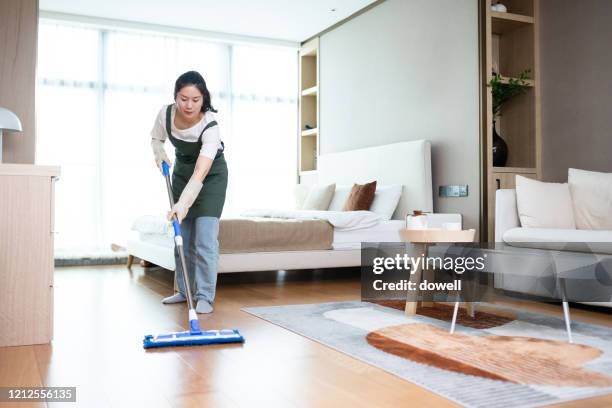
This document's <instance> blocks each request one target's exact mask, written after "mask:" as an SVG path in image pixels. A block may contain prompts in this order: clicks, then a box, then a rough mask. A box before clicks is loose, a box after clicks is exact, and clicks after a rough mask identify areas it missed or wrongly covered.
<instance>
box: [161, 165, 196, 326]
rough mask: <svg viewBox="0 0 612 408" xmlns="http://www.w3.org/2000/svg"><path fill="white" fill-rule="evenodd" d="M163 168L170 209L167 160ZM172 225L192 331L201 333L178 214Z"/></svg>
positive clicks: (170, 199)
mask: <svg viewBox="0 0 612 408" xmlns="http://www.w3.org/2000/svg"><path fill="white" fill-rule="evenodd" d="M162 170H163V172H164V178H165V179H166V187H167V188H168V199H169V201H170V209H172V207H174V197H173V196H172V184H171V183H170V168H169V167H168V164H166V162H162ZM172 227H173V228H174V244H175V245H176V250H177V251H178V254H179V257H180V259H181V270H182V273H183V282H184V283H185V296H187V305H188V306H189V327H190V329H191V333H193V334H195V333H200V332H201V330H200V323H199V322H198V315H197V313H196V311H195V308H194V306H193V298H192V297H191V285H190V284H189V276H188V275H187V263H186V262H185V252H184V251H183V237H182V235H181V226H180V224H179V221H178V218H177V216H176V214H174V217H173V219H172Z"/></svg>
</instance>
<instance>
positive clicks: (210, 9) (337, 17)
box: [39, 0, 375, 42]
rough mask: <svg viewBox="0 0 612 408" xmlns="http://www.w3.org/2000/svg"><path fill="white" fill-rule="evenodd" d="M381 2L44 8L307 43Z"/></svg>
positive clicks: (275, 0) (112, 1)
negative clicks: (342, 21) (347, 18)
mask: <svg viewBox="0 0 612 408" xmlns="http://www.w3.org/2000/svg"><path fill="white" fill-rule="evenodd" d="M374 1H375V0H216V1H213V0H174V1H169V0H104V1H99V0H39V5H40V9H41V10H44V11H50V12H59V13H68V14H77V15H84V16H88V17H98V18H105V19H114V20H123V21H131V22H138V23H150V24H158V25H164V26H172V27H180V28H189V29H197V30H205V31H214V32H220V33H228V34H238V35H244V36H249V37H259V38H267V39H274V40H285V41H296V42H301V41H304V40H306V39H308V38H309V37H311V36H313V35H315V34H317V33H319V32H321V31H323V30H325V29H326V28H328V27H330V26H332V25H334V24H335V23H337V22H338V21H341V20H343V19H344V18H346V17H348V16H350V15H351V14H353V13H355V12H356V11H358V10H361V9H362V8H364V7H365V6H367V5H369V4H371V3H373V2H374Z"/></svg>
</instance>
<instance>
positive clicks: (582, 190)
mask: <svg viewBox="0 0 612 408" xmlns="http://www.w3.org/2000/svg"><path fill="white" fill-rule="evenodd" d="M567 181H568V184H569V188H570V194H571V196H572V204H573V208H574V218H575V219H576V227H577V228H578V229H589V230H612V173H599V172H596V171H587V170H578V169H569V171H568V174H567Z"/></svg>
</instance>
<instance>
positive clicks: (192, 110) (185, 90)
mask: <svg viewBox="0 0 612 408" xmlns="http://www.w3.org/2000/svg"><path fill="white" fill-rule="evenodd" d="M175 101H176V106H177V109H178V110H179V112H180V113H181V114H182V115H183V116H184V117H185V118H187V119H195V118H197V117H198V115H199V114H200V111H201V110H202V104H203V103H204V98H203V97H202V93H200V90H199V89H198V88H196V87H195V86H194V85H187V86H184V87H182V88H181V90H180V91H179V92H178V93H177V94H176V100H175Z"/></svg>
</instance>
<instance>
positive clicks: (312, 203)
mask: <svg viewBox="0 0 612 408" xmlns="http://www.w3.org/2000/svg"><path fill="white" fill-rule="evenodd" d="M334 191H336V184H335V183H334V184H328V185H323V186H319V185H316V186H313V187H312V188H311V189H310V191H309V192H308V195H307V196H306V199H305V200H304V204H302V210H315V211H325V210H327V208H328V207H329V203H330V202H331V200H332V197H333V196H334Z"/></svg>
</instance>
